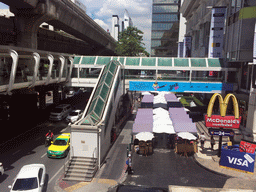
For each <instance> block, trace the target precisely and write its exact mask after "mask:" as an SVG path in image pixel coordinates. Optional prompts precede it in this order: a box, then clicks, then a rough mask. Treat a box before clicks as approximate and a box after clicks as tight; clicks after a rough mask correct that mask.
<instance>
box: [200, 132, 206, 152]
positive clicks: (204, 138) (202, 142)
mask: <svg viewBox="0 0 256 192" xmlns="http://www.w3.org/2000/svg"><path fill="white" fill-rule="evenodd" d="M199 139H200V142H201V148H202V149H203V148H204V142H205V140H206V137H205V135H204V133H202V134H201V135H200V137H199Z"/></svg>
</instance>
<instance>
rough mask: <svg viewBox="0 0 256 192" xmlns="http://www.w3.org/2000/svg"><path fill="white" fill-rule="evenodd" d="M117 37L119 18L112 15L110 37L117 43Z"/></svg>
mask: <svg viewBox="0 0 256 192" xmlns="http://www.w3.org/2000/svg"><path fill="white" fill-rule="evenodd" d="M118 35H119V17H118V15H112V31H111V36H112V37H113V38H114V39H115V40H116V41H118Z"/></svg>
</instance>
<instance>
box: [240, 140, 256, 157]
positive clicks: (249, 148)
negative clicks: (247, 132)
mask: <svg viewBox="0 0 256 192" xmlns="http://www.w3.org/2000/svg"><path fill="white" fill-rule="evenodd" d="M255 148H256V144H255V143H251V142H248V141H241V142H240V152H246V153H253V154H254V153H255Z"/></svg>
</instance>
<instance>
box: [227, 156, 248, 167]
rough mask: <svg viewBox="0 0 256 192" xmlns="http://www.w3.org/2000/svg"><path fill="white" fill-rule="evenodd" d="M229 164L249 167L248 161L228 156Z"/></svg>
mask: <svg viewBox="0 0 256 192" xmlns="http://www.w3.org/2000/svg"><path fill="white" fill-rule="evenodd" d="M227 158H228V162H229V164H234V165H241V166H246V167H248V161H247V160H244V159H238V158H236V157H230V156H227Z"/></svg>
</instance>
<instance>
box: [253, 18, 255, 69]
mask: <svg viewBox="0 0 256 192" xmlns="http://www.w3.org/2000/svg"><path fill="white" fill-rule="evenodd" d="M253 64H254V65H256V23H255V27H254V41H253Z"/></svg>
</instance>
